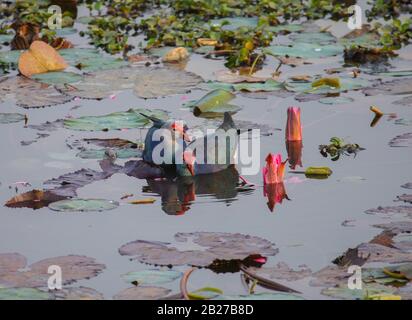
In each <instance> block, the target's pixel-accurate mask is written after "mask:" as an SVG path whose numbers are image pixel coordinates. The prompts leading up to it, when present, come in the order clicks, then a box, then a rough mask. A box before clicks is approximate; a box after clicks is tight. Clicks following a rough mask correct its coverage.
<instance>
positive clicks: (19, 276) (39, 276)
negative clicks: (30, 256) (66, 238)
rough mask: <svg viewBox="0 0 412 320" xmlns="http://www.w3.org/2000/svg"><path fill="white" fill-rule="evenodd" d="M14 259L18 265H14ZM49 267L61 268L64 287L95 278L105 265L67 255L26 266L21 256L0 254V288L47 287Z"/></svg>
mask: <svg viewBox="0 0 412 320" xmlns="http://www.w3.org/2000/svg"><path fill="white" fill-rule="evenodd" d="M10 258H12V259H14V260H11V261H12V263H11V264H10V262H8V259H10ZM16 259H17V261H18V263H16ZM23 259H24V260H23ZM4 262H6V266H8V267H6V268H5V269H4V268H3V265H4ZM23 263H24V264H23ZM51 265H58V266H60V267H61V269H62V274H63V279H62V284H63V285H64V286H65V285H68V284H71V283H73V282H75V281H79V280H84V279H90V278H93V277H96V276H97V275H98V274H99V273H100V272H102V270H103V269H105V265H103V264H99V263H97V262H96V260H95V259H93V258H90V257H87V256H79V255H68V256H61V257H54V258H48V259H44V260H41V261H38V262H35V263H33V264H31V265H29V266H26V260H25V258H24V257H23V256H21V255H18V254H0V287H5V288H41V287H47V281H48V279H49V278H50V274H49V273H48V269H49V267H50V266H51ZM17 267H19V268H17Z"/></svg>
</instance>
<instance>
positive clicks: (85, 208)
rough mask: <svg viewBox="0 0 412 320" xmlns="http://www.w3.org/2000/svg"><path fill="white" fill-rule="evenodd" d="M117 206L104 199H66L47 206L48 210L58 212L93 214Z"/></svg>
mask: <svg viewBox="0 0 412 320" xmlns="http://www.w3.org/2000/svg"><path fill="white" fill-rule="evenodd" d="M118 206H119V203H117V202H115V201H109V200H104V199H68V200H60V201H57V202H53V203H51V204H49V209H51V210H53V211H60V212H95V211H107V210H113V209H115V208H117V207H118Z"/></svg>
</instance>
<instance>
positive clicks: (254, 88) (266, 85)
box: [233, 79, 284, 92]
mask: <svg viewBox="0 0 412 320" xmlns="http://www.w3.org/2000/svg"><path fill="white" fill-rule="evenodd" d="M233 88H234V89H235V91H246V92H262V91H263V92H270V91H276V90H281V89H284V85H283V83H282V82H278V81H276V80H273V79H269V80H266V81H265V82H263V83H236V84H233Z"/></svg>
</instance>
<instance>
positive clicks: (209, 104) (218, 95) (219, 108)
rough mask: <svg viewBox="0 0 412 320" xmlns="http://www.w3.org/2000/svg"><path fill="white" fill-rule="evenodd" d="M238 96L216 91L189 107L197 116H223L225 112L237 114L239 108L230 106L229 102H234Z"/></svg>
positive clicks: (224, 91)
mask: <svg viewBox="0 0 412 320" xmlns="http://www.w3.org/2000/svg"><path fill="white" fill-rule="evenodd" d="M235 97H236V96H235V95H234V94H233V93H231V92H229V91H226V90H223V89H216V90H213V91H211V92H209V93H208V94H206V95H205V96H203V97H202V98H200V99H199V100H197V101H195V102H192V103H189V104H188V105H187V106H189V107H192V108H193V113H194V114H195V116H200V115H201V114H203V115H205V114H206V115H211V116H215V115H216V114H223V113H224V112H236V111H238V110H239V107H237V106H234V105H231V104H228V102H229V101H231V100H233V99H234V98H235Z"/></svg>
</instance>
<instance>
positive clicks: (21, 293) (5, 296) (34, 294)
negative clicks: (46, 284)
mask: <svg viewBox="0 0 412 320" xmlns="http://www.w3.org/2000/svg"><path fill="white" fill-rule="evenodd" d="M50 299H52V295H51V294H50V293H48V292H45V291H41V290H39V289H34V288H0V300H50Z"/></svg>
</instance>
